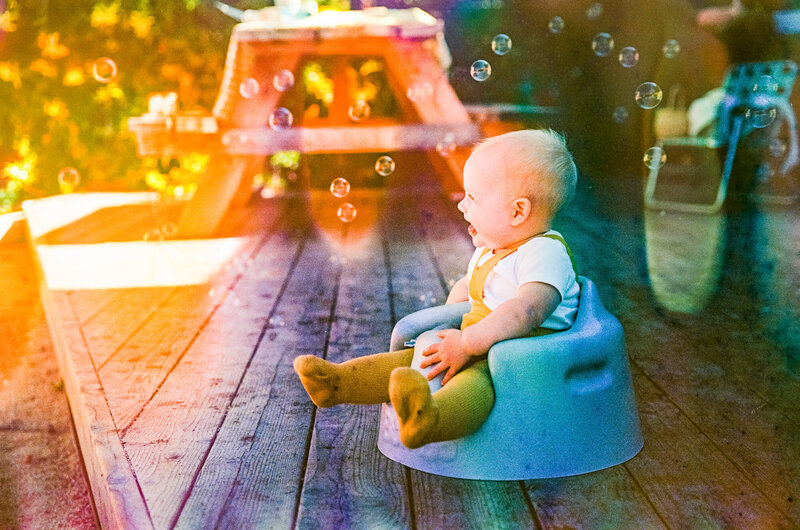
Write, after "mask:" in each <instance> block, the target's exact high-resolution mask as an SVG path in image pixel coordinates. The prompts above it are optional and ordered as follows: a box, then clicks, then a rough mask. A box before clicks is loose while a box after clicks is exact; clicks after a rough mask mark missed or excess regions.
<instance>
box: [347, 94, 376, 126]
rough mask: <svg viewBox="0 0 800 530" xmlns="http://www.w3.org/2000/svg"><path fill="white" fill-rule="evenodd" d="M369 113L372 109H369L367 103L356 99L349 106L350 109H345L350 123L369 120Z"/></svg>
mask: <svg viewBox="0 0 800 530" xmlns="http://www.w3.org/2000/svg"><path fill="white" fill-rule="evenodd" d="M371 111H372V109H370V108H369V103H367V102H366V101H364V100H363V99H357V100H356V101H355V102H354V103H353V104H352V105H350V108H349V109H347V115H348V116H350V119H351V120H352V121H354V122H359V121H361V120H366V119H367V118H369V115H370V112H371Z"/></svg>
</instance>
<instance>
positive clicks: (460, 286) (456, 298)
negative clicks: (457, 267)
mask: <svg viewBox="0 0 800 530" xmlns="http://www.w3.org/2000/svg"><path fill="white" fill-rule="evenodd" d="M467 300H469V284H468V283H467V275H466V274H465V275H464V276H462V277H461V279H460V280H458V281H457V282H456V283H454V284H453V287H452V288H451V289H450V294H448V295H447V302H445V303H447V304H455V303H458V302H466V301H467Z"/></svg>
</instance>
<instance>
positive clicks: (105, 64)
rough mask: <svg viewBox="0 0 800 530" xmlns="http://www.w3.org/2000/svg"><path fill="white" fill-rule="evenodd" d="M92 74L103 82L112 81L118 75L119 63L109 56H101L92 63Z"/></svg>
mask: <svg viewBox="0 0 800 530" xmlns="http://www.w3.org/2000/svg"><path fill="white" fill-rule="evenodd" d="M92 75H93V76H94V78H95V79H96V80H97V81H99V82H101V83H110V82H111V81H113V80H114V78H115V77H117V63H115V62H114V61H113V60H111V59H109V58H108V57H100V58H99V59H97V60H96V61H95V62H94V64H93V65H92Z"/></svg>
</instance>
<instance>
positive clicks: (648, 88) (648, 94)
mask: <svg viewBox="0 0 800 530" xmlns="http://www.w3.org/2000/svg"><path fill="white" fill-rule="evenodd" d="M663 97H664V92H662V90H661V87H660V86H658V85H657V84H655V83H652V82H650V81H648V82H646V83H642V84H641V85H639V86H638V87H637V88H636V94H635V98H636V104H637V105H639V106H640V107H642V108H643V109H654V108H656V107H657V106H658V104H659V103H661V99H662V98H663Z"/></svg>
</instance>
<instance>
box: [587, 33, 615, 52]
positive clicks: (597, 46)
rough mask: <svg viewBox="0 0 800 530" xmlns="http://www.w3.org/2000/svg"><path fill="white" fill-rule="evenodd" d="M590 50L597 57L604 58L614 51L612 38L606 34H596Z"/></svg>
mask: <svg viewBox="0 0 800 530" xmlns="http://www.w3.org/2000/svg"><path fill="white" fill-rule="evenodd" d="M592 50H593V51H594V54H595V55H597V56H598V57H605V56H606V55H608V54H609V53H611V52H613V51H614V38H613V37H612V36H611V35H609V34H608V33H598V34H597V35H595V36H594V39H592Z"/></svg>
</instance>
